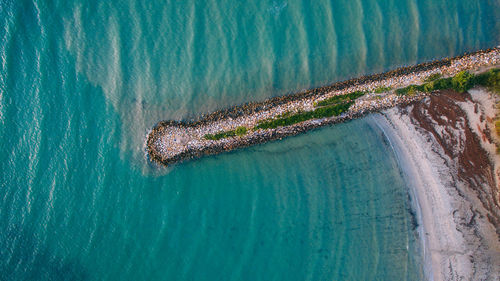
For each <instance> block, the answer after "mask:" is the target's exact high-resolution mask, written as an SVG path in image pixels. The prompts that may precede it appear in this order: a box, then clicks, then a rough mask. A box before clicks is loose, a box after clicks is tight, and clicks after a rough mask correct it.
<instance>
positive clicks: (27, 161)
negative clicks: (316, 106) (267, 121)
mask: <svg viewBox="0 0 500 281" xmlns="http://www.w3.org/2000/svg"><path fill="white" fill-rule="evenodd" d="M67 2H68V1H60V2H58V3H55V4H54V3H46V2H43V1H38V2H30V1H3V2H2V4H0V22H1V25H0V38H2V40H0V57H1V71H0V143H1V146H0V165H1V166H0V184H1V187H0V198H1V201H0V257H2V258H1V259H0V279H2V280H22V279H42V280H44V279H45V280H47V279H49V280H59V279H61V280H78V279H85V280H88V279H90V280H154V279H163V280H172V279H177V280H178V279H187V280H214V279H221V280H231V279H232V280H235V279H245V280H256V279H257V280H259V279H260V280H273V279H274V280H304V279H310V280H318V279H319V280H323V279H330V280H331V279H333V280H341V279H347V280H370V279H379V280H380V279H384V280H402V279H408V280H419V279H421V277H422V268H421V267H422V266H421V264H422V263H421V258H420V256H419V254H418V251H419V250H418V243H417V242H416V236H415V235H416V234H415V232H414V231H413V230H412V228H413V226H412V223H411V221H412V217H411V214H410V212H409V211H408V206H409V202H408V196H407V190H406V184H405V181H404V179H403V177H402V176H401V174H400V172H399V168H398V166H397V162H396V161H395V157H394V155H393V152H392V150H391V149H390V147H389V146H388V145H387V144H386V142H385V141H384V137H383V136H382V134H381V132H380V131H379V130H378V129H376V128H374V127H372V126H371V125H370V124H369V123H367V122H366V121H364V120H358V121H353V122H349V123H347V124H342V125H338V126H335V127H330V128H324V129H321V130H316V131H314V132H311V133H309V134H307V135H302V136H297V137H293V138H288V139H286V140H283V141H278V142H273V143H269V144H266V145H260V146H257V147H253V148H248V149H244V150H240V151H237V152H232V153H227V154H223V155H219V156H214V157H208V158H205V159H201V160H199V161H192V162H187V163H184V164H180V165H177V166H175V167H171V168H168V169H162V168H159V167H156V166H154V165H151V164H149V163H148V162H147V161H146V160H145V152H144V151H145V150H144V137H145V135H146V133H147V131H148V130H149V129H150V128H151V127H152V126H153V125H154V124H155V123H156V122H157V121H159V120H161V119H182V118H189V117H193V116H196V115H198V114H201V113H204V112H209V111H212V110H215V109H219V108H223V107H227V106H230V105H233V104H238V103H242V102H247V101H254V100H262V99H264V98H267V97H271V96H276V95H282V94H286V93H289V92H294V91H297V90H300V89H305V88H310V87H313V86H318V85H324V84H326V83H330V82H335V81H338V80H341V79H345V78H349V77H354V76H358V75H361V74H366V73H374V72H380V71H383V70H388V69H390V68H392V67H395V66H401V65H407V64H413V63H415V62H421V61H425V60H428V59H432V58H438V57H442V56H448V55H456V54H459V53H462V52H465V51H471V50H476V49H479V48H486V47H493V46H495V45H497V44H498V43H499V42H500V38H499V35H498V34H500V33H499V31H500V25H499V23H498V22H497V21H495V19H496V18H499V11H500V9H498V6H499V3H498V1H461V2H460V3H448V2H450V1H403V2H401V1H368V0H363V1H334V2H333V1H331V2H328V1H315V2H314V4H311V3H309V2H307V1H302V2H300V1H253V2H251V3H245V4H243V3H234V1H233V2H229V1H205V2H201V1H198V2H196V3H195V2H194V1H182V2H180V3H179V1H176V2H173V1H171V2H168V1H167V2H159V1H158V2H157V1H150V2H147V3H146V2H144V1H121V2H120V3H105V2H102V1H73V2H72V3H67ZM436 11H439V12H436Z"/></svg>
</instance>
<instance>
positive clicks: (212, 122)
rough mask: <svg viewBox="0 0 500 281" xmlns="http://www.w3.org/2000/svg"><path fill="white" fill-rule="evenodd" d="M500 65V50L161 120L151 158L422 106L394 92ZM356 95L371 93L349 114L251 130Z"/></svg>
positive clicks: (173, 158)
mask: <svg viewBox="0 0 500 281" xmlns="http://www.w3.org/2000/svg"><path fill="white" fill-rule="evenodd" d="M499 63H500V49H499V48H498V47H497V48H493V49H488V50H481V51H477V52H474V53H469V54H464V55H462V56H458V57H454V58H445V59H442V60H436V61H432V62H426V63H422V64H418V65H414V66H408V67H402V68H398V69H395V70H392V71H388V72H385V73H380V74H374V75H367V76H363V77H359V78H354V79H350V80H347V81H342V82H338V83H335V84H332V85H330V86H325V87H319V88H315V89H312V90H308V91H305V92H301V93H296V94H291V95H286V96H282V97H276V98H271V99H268V100H266V101H263V102H257V103H247V104H243V105H240V106H235V107H232V108H229V109H225V110H220V111H216V112H213V113H211V114H208V115H204V116H201V117H200V118H198V119H196V120H191V121H161V122H159V123H158V124H157V125H156V126H155V127H154V128H153V129H152V130H151V132H150V133H149V134H148V137H147V150H148V155H149V157H150V159H151V160H153V161H155V162H158V163H161V164H163V165H170V164H173V163H176V162H179V161H183V160H187V159H193V158H198V157H201V156H204V155H211V154H218V153H221V152H225V151H229V150H233V149H237V148H241V147H247V146H251V145H255V144H260V143H264V142H267V141H271V140H276V139H280V138H283V137H286V136H291V135H296V134H299V133H302V132H305V131H308V130H311V129H314V128H317V127H320V126H325V125H328V124H335V123H339V122H344V121H346V120H350V119H353V118H358V117H360V116H363V115H365V114H367V113H369V112H374V111H379V110H382V109H387V108H390V107H394V106H397V105H406V104H409V103H412V102H415V101H418V100H420V99H422V98H423V97H425V96H426V95H427V94H425V93H417V94H415V95H411V96H402V95H397V94H396V93H395V92H394V90H395V89H398V88H402V87H406V86H408V85H410V84H418V83H422V82H423V81H424V79H425V78H427V77H429V76H430V75H432V74H435V73H440V74H441V75H443V76H452V75H455V74H456V73H458V72H460V71H463V70H469V71H478V70H480V69H484V68H486V67H492V66H497V65H498V64H499ZM380 87H384V88H391V89H392V90H387V91H386V92H383V93H375V90H376V89H378V88H380ZM355 91H364V92H367V94H365V95H364V96H362V97H360V98H358V99H356V100H355V101H354V103H353V105H352V106H350V108H349V109H348V110H347V111H346V112H344V113H342V114H340V115H338V116H332V117H327V118H321V119H311V120H307V121H304V122H300V123H296V124H293V125H289V126H283V127H277V128H269V129H252V128H255V127H256V126H257V125H258V124H259V122H262V121H264V120H273V119H276V118H279V116H283V114H290V113H292V114H293V113H297V112H307V111H311V110H314V109H315V105H316V104H317V103H318V102H320V101H322V100H325V99H328V98H331V97H333V96H336V95H344V94H347V93H351V92H355ZM237 127H245V128H248V129H249V130H248V132H247V133H246V134H245V135H243V136H234V137H228V138H222V139H219V140H210V139H206V138H205V136H206V135H207V134H216V133H218V132H222V131H229V130H235V129H236V128H237Z"/></svg>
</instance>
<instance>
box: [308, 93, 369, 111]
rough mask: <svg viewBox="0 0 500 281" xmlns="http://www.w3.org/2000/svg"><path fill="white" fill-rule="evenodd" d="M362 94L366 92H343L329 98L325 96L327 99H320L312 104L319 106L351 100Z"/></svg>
mask: <svg viewBox="0 0 500 281" xmlns="http://www.w3.org/2000/svg"><path fill="white" fill-rule="evenodd" d="M364 94H366V92H361V91H356V92H352V93H349V94H345V95H338V96H333V97H331V98H327V99H324V100H322V101H318V102H315V103H314V106H316V107H319V106H326V105H332V104H337V103H341V102H348V101H353V100H355V99H357V98H359V97H361V96H363V95H364Z"/></svg>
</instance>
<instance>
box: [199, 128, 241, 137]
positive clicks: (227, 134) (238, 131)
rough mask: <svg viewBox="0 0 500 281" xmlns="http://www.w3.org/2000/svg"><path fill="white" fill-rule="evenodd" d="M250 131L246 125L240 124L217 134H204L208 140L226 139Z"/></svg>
mask: <svg viewBox="0 0 500 281" xmlns="http://www.w3.org/2000/svg"><path fill="white" fill-rule="evenodd" d="M247 132H248V129H247V128H246V127H244V126H239V127H237V128H236V129H234V130H230V131H220V132H218V133H215V134H206V135H204V136H203V138H204V139H206V140H220V139H225V138H230V137H235V136H238V137H241V136H244V135H246V134H247Z"/></svg>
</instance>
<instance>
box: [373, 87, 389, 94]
mask: <svg viewBox="0 0 500 281" xmlns="http://www.w3.org/2000/svg"><path fill="white" fill-rule="evenodd" d="M390 90H392V88H391V87H384V86H380V87H378V88H376V89H375V90H373V92H374V93H375V94H381V93H385V92H389V91H390Z"/></svg>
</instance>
